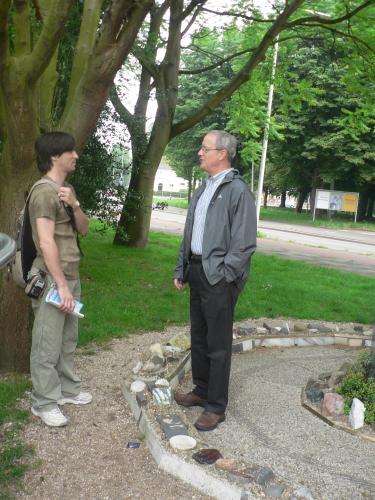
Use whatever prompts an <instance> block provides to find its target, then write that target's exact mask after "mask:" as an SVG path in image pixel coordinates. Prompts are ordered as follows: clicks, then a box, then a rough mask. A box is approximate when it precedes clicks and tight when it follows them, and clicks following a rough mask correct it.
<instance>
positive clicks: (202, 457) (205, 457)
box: [193, 448, 223, 465]
mask: <svg viewBox="0 0 375 500" xmlns="http://www.w3.org/2000/svg"><path fill="white" fill-rule="evenodd" d="M193 458H194V460H195V461H196V462H198V463H199V464H205V465H212V464H214V463H215V462H216V460H218V459H219V458H223V455H222V454H221V453H220V451H219V450H216V449H215V448H204V449H202V450H199V451H197V453H194V455H193Z"/></svg>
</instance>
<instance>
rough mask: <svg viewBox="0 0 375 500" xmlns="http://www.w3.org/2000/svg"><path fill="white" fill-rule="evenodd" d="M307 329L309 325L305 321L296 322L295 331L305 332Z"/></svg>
mask: <svg viewBox="0 0 375 500" xmlns="http://www.w3.org/2000/svg"><path fill="white" fill-rule="evenodd" d="M306 330H307V326H306V325H305V323H294V331H295V332H305V331H306Z"/></svg>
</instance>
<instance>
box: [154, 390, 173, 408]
mask: <svg viewBox="0 0 375 500" xmlns="http://www.w3.org/2000/svg"><path fill="white" fill-rule="evenodd" d="M152 396H153V398H154V401H155V403H156V404H158V405H171V404H172V392H171V389H170V388H169V387H155V389H152Z"/></svg>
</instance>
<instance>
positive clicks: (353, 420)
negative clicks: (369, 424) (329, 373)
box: [349, 398, 366, 429]
mask: <svg viewBox="0 0 375 500" xmlns="http://www.w3.org/2000/svg"><path fill="white" fill-rule="evenodd" d="M365 409H366V408H365V405H364V404H363V403H362V401H361V400H359V399H357V398H353V401H352V406H351V408H350V413H349V424H350V425H351V427H352V429H360V428H361V427H363V424H364V420H365Z"/></svg>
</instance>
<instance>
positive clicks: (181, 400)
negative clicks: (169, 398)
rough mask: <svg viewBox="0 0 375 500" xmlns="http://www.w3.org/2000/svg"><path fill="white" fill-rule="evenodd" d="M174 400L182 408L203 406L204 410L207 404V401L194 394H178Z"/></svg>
mask: <svg viewBox="0 0 375 500" xmlns="http://www.w3.org/2000/svg"><path fill="white" fill-rule="evenodd" d="M174 400H175V401H176V403H177V404H178V405H181V406H203V408H204V405H205V404H206V403H207V401H206V400H205V399H203V398H201V397H200V396H197V394H195V393H194V392H188V393H187V394H183V393H182V392H176V393H175V395H174Z"/></svg>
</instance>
